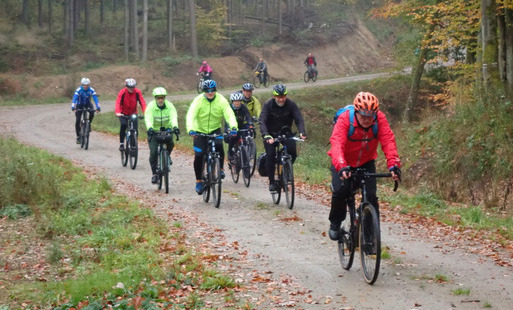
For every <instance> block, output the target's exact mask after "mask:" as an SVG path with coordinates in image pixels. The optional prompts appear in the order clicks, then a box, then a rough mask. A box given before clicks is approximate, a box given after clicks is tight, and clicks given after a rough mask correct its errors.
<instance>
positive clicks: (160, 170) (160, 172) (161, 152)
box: [157, 147, 164, 190]
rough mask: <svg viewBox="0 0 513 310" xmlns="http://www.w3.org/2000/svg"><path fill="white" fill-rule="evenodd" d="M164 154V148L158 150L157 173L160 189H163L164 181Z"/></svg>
mask: <svg viewBox="0 0 513 310" xmlns="http://www.w3.org/2000/svg"><path fill="white" fill-rule="evenodd" d="M159 148H160V147H159ZM163 155H164V149H160V150H159V152H158V157H157V174H158V176H159V180H158V182H157V184H158V188H159V190H160V189H162V183H163V181H164V178H163V169H164V167H163V165H162V156H163Z"/></svg>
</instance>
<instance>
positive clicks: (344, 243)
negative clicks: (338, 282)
mask: <svg viewBox="0 0 513 310" xmlns="http://www.w3.org/2000/svg"><path fill="white" fill-rule="evenodd" d="M351 210H352V211H351ZM354 217H355V213H354V206H353V207H350V206H347V210H346V218H345V219H344V221H343V222H342V225H341V227H340V239H339V240H338V258H339V260H340V264H341V265H342V268H344V269H345V270H349V269H351V267H352V266H353V261H354V253H355V251H356V242H357V240H355V238H353V233H351V223H354ZM356 229H357V228H356V227H353V231H355V230H356Z"/></svg>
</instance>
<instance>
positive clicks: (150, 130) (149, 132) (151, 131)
mask: <svg viewBox="0 0 513 310" xmlns="http://www.w3.org/2000/svg"><path fill="white" fill-rule="evenodd" d="M154 133H155V130H154V129H153V128H150V129H148V137H151V136H152V135H153V134H154Z"/></svg>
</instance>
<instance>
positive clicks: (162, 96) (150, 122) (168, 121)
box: [144, 87, 180, 184]
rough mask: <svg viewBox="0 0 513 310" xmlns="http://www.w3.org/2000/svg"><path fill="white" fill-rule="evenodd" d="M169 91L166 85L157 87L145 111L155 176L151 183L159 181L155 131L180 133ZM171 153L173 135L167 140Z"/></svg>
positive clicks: (151, 161) (152, 170) (151, 162)
mask: <svg viewBox="0 0 513 310" xmlns="http://www.w3.org/2000/svg"><path fill="white" fill-rule="evenodd" d="M166 96H167V91H166V89H165V88H164V87H157V88H155V89H154V90H153V97H154V98H155V100H152V101H151V102H150V103H149V104H148V106H147V107H146V111H145V113H144V122H145V123H146V128H148V146H149V147H150V166H151V172H152V173H153V176H152V177H151V183H153V184H155V183H157V182H158V175H157V157H158V154H157V152H158V143H157V140H156V139H153V134H154V133H155V131H169V132H171V131H173V132H174V133H175V134H176V135H179V134H180V130H179V129H178V117H177V115H176V109H175V106H174V105H173V104H172V103H171V102H170V101H168V100H167V99H166ZM166 144H167V149H168V150H169V155H171V151H173V148H174V146H175V144H174V141H173V135H170V136H169V140H167V141H166Z"/></svg>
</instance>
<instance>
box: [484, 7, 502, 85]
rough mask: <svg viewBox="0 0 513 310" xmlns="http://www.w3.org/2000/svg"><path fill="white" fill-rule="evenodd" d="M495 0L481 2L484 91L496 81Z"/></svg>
mask: <svg viewBox="0 0 513 310" xmlns="http://www.w3.org/2000/svg"><path fill="white" fill-rule="evenodd" d="M495 9H496V4H495V0H481V36H482V41H481V44H482V53H483V55H482V62H483V66H482V79H483V80H482V83H483V86H484V89H485V91H488V90H489V87H490V85H491V84H492V83H494V82H495V81H498V77H499V72H498V68H497V61H498V40H497V16H496V13H495Z"/></svg>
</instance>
